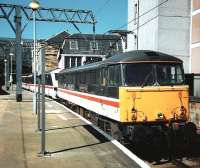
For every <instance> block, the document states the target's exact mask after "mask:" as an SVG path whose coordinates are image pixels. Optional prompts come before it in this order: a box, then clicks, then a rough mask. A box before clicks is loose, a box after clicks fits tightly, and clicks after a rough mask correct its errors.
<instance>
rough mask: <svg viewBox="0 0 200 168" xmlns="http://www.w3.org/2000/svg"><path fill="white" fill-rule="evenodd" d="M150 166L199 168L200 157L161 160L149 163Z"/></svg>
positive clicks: (153, 167) (155, 167)
mask: <svg viewBox="0 0 200 168" xmlns="http://www.w3.org/2000/svg"><path fill="white" fill-rule="evenodd" d="M149 165H150V167H152V168H199V167H200V158H193V159H174V160H172V161H162V162H160V163H155V164H152V163H149Z"/></svg>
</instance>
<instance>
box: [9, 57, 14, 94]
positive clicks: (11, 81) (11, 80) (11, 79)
mask: <svg viewBox="0 0 200 168" xmlns="http://www.w3.org/2000/svg"><path fill="white" fill-rule="evenodd" d="M13 55H14V54H13V53H10V84H11V88H12V91H13V76H12V75H13V73H12V71H13V70H12V57H13Z"/></svg>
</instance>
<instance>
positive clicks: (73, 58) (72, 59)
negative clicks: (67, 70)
mask: <svg viewBox="0 0 200 168" xmlns="http://www.w3.org/2000/svg"><path fill="white" fill-rule="evenodd" d="M75 66H76V57H71V68H73V67H75Z"/></svg>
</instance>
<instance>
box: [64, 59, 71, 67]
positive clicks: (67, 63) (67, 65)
mask: <svg viewBox="0 0 200 168" xmlns="http://www.w3.org/2000/svg"><path fill="white" fill-rule="evenodd" d="M65 68H70V57H65Z"/></svg>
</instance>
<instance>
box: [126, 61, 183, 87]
mask: <svg viewBox="0 0 200 168" xmlns="http://www.w3.org/2000/svg"><path fill="white" fill-rule="evenodd" d="M123 73H124V75H123V76H124V83H125V86H141V87H143V86H159V85H160V86H168V85H180V84H183V82H184V73H183V68H182V64H167V63H163V64H160V63H159V64H156V63H147V64H143V63H139V64H123Z"/></svg>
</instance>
